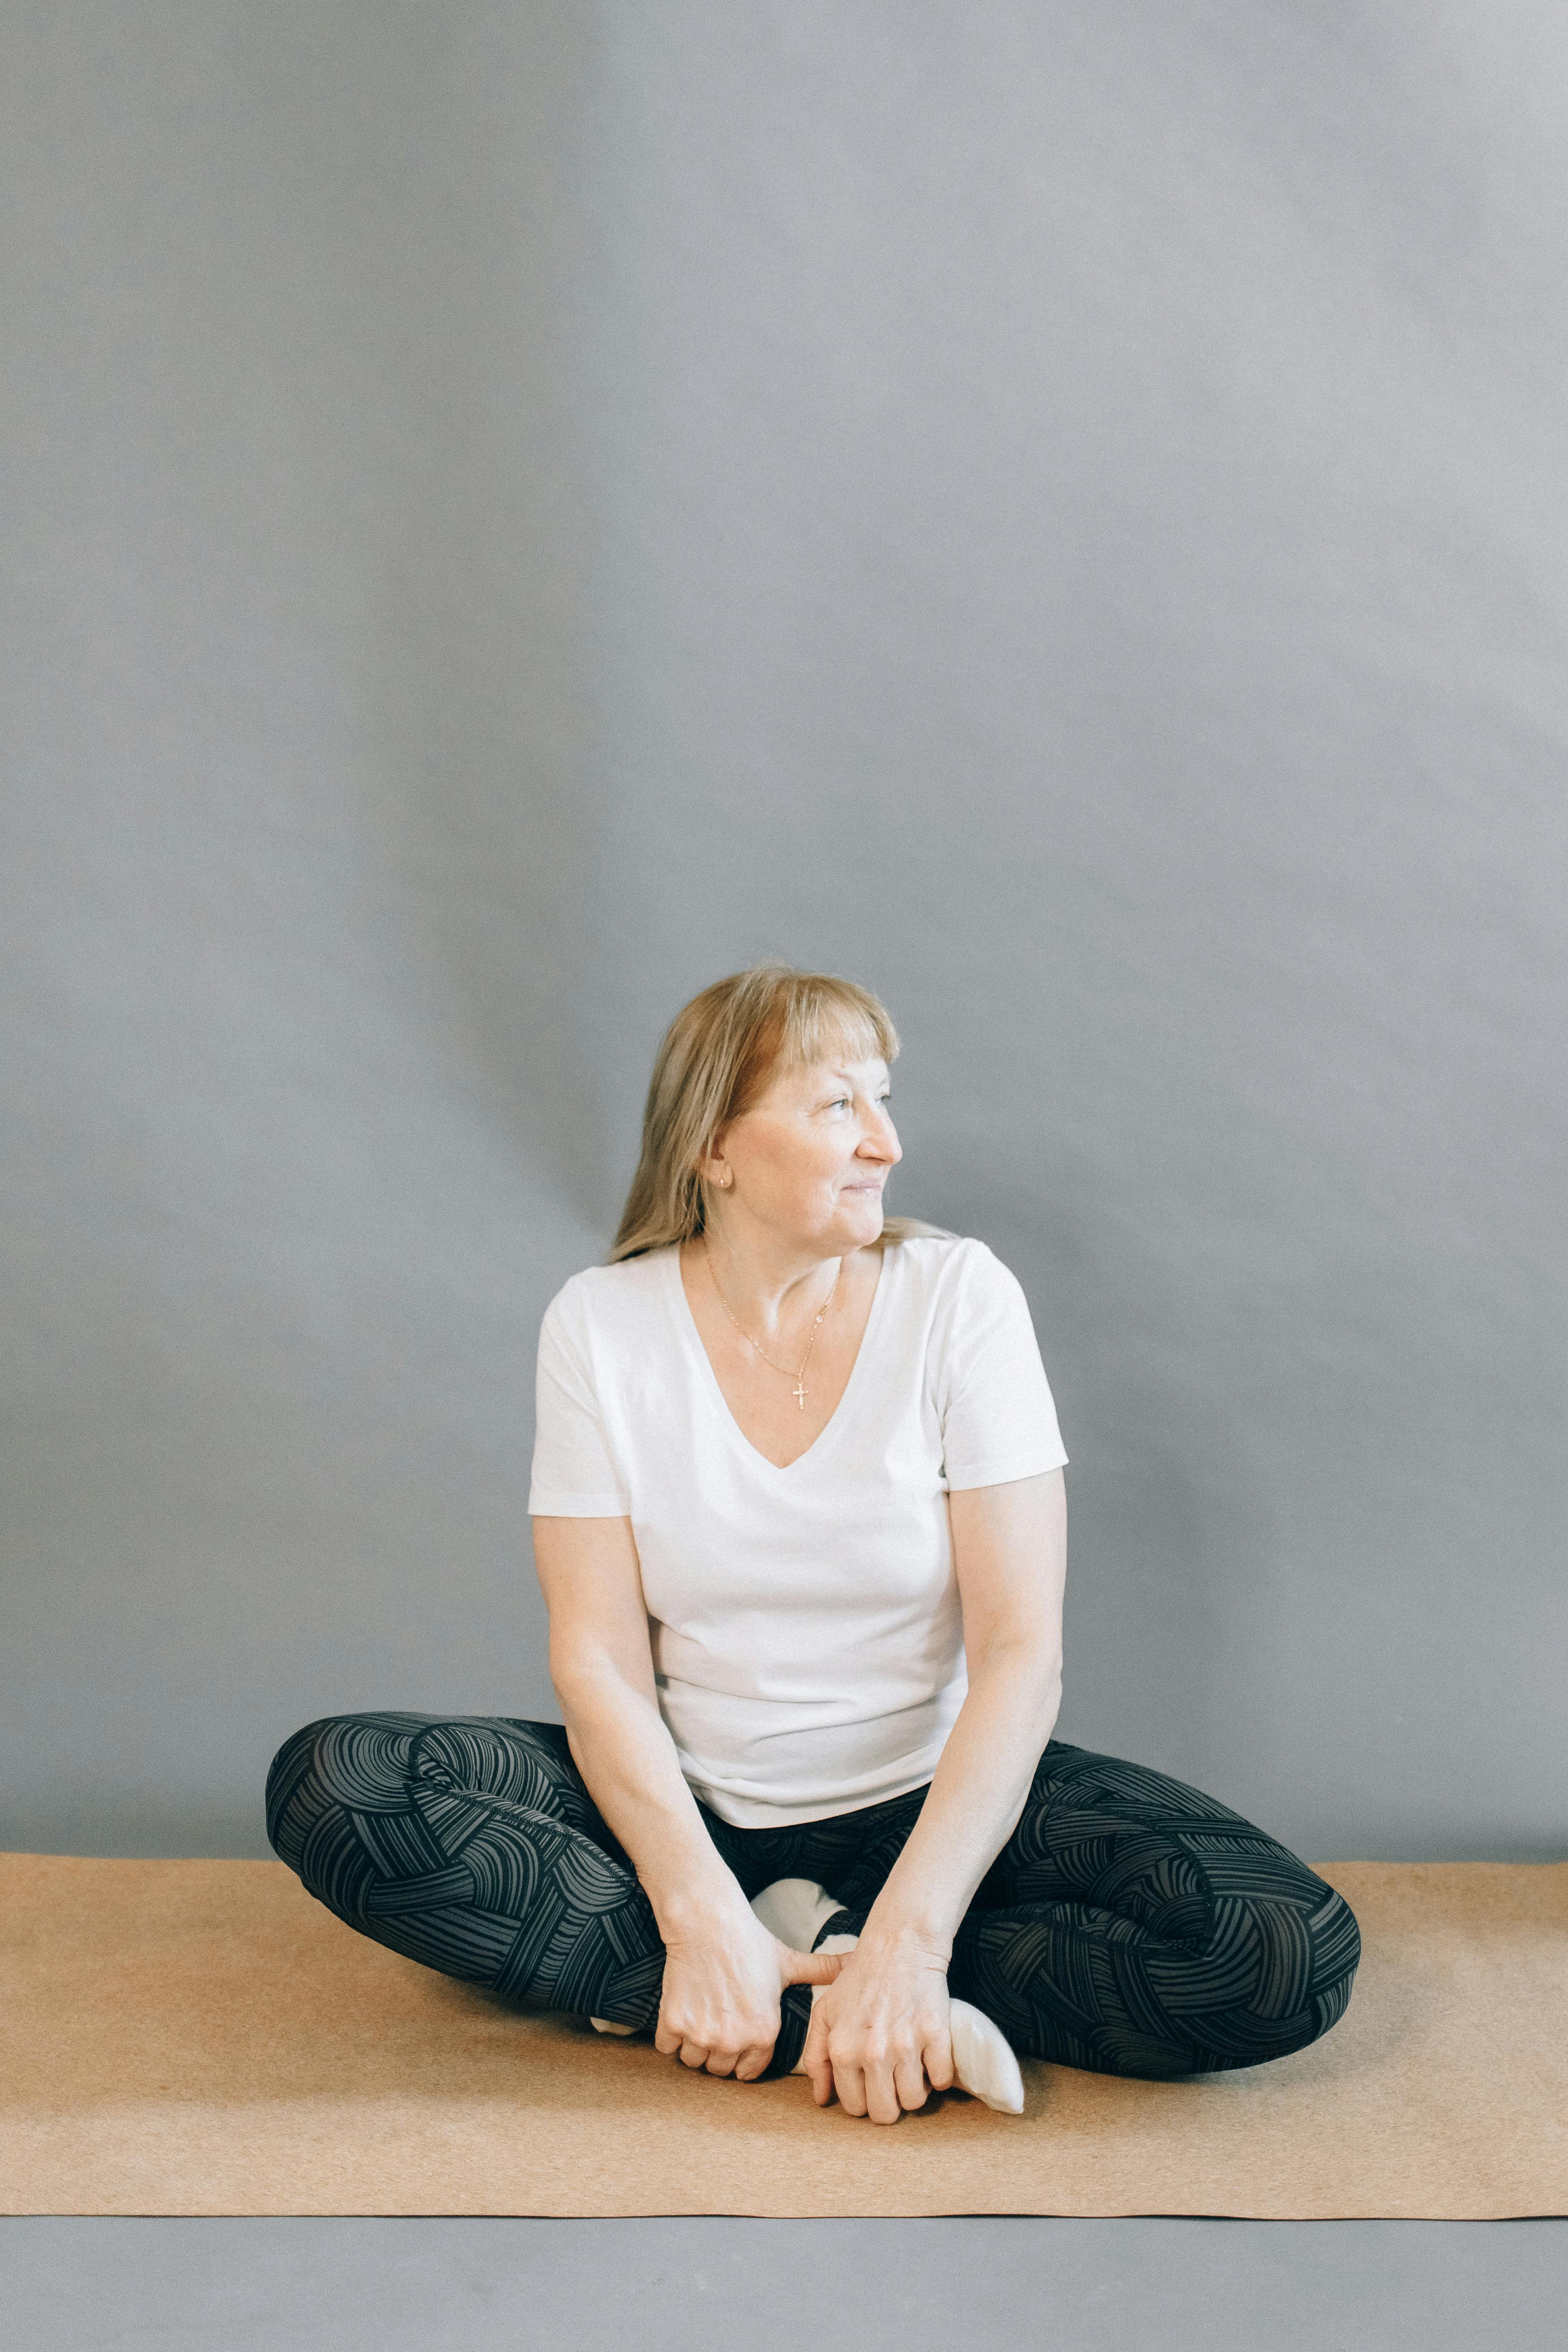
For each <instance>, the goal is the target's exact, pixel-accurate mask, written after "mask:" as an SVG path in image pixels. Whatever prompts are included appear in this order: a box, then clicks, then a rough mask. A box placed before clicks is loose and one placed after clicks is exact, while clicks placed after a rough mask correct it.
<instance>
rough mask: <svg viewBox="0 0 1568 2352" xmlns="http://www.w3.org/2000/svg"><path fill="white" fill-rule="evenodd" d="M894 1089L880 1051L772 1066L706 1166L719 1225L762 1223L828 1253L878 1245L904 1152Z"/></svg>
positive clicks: (776, 1236) (781, 1237)
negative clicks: (893, 1109) (892, 1111)
mask: <svg viewBox="0 0 1568 2352" xmlns="http://www.w3.org/2000/svg"><path fill="white" fill-rule="evenodd" d="M888 1097H889V1080H888V1066H887V1064H886V1062H884V1061H882V1060H880V1059H879V1057H875V1056H873V1058H872V1059H870V1060H869V1061H858V1060H855V1061H851V1060H849V1059H847V1058H846V1057H845V1056H844V1055H842V1054H841V1055H838V1056H830V1057H829V1058H828V1059H827V1060H826V1061H821V1062H815V1063H813V1064H811V1065H810V1066H801V1065H800V1064H798V1063H797V1064H795V1066H793V1067H790V1068H784V1069H778V1070H775V1071H774V1073H773V1077H772V1079H771V1080H770V1081H769V1084H768V1087H767V1091H766V1092H765V1093H764V1094H763V1095H762V1096H761V1097H759V1098H758V1100H757V1101H756V1102H754V1103H753V1104H752V1108H751V1109H750V1110H748V1111H743V1112H742V1114H741V1117H740V1118H737V1119H732V1120H731V1123H730V1125H729V1126H728V1127H727V1128H726V1129H724V1131H723V1133H722V1134H721V1137H720V1138H719V1141H718V1144H717V1147H716V1148H715V1150H714V1151H713V1153H712V1155H711V1158H710V1160H709V1162H708V1166H707V1170H706V1171H705V1172H706V1174H707V1176H708V1179H709V1181H710V1183H711V1184H713V1185H716V1186H717V1187H719V1188H720V1201H721V1211H720V1215H721V1220H722V1223H724V1224H725V1225H726V1226H729V1225H730V1224H731V1219H733V1221H734V1224H735V1226H736V1227H737V1228H740V1229H745V1228H751V1229H752V1230H753V1231H755V1230H757V1229H758V1228H760V1229H761V1231H760V1232H759V1233H758V1238H759V1239H761V1238H762V1237H763V1234H765V1235H766V1236H767V1238H769V1239H770V1240H773V1241H774V1242H777V1243H784V1244H794V1245H795V1246H797V1247H799V1248H802V1249H809V1250H811V1251H813V1252H814V1253H816V1254H817V1255H821V1256H823V1257H838V1256H841V1255H843V1254H844V1252H845V1251H847V1250H855V1249H862V1248H864V1247H865V1245H866V1244H867V1243H868V1242H874V1241H875V1240H876V1239H877V1236H878V1235H879V1233H880V1232H881V1230H882V1187H883V1185H884V1184H885V1183H886V1182H887V1181H888V1176H889V1171H891V1170H892V1168H893V1167H894V1166H895V1165H896V1163H897V1162H898V1161H899V1160H900V1159H901V1158H902V1157H903V1153H902V1151H901V1150H900V1144H899V1139H898V1136H897V1135H896V1134H895V1132H894V1130H893V1122H892V1119H891V1118H890V1117H889V1111H888ZM726 1188H727V1189H726ZM735 1237H736V1238H737V1239H738V1238H739V1237H740V1234H739V1231H737V1233H736V1235H735Z"/></svg>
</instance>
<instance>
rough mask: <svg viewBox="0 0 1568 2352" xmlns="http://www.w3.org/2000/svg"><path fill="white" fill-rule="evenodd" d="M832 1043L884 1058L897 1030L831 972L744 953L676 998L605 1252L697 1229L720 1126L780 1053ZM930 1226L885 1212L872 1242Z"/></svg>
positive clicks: (795, 1058) (635, 1252)
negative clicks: (718, 976)
mask: <svg viewBox="0 0 1568 2352" xmlns="http://www.w3.org/2000/svg"><path fill="white" fill-rule="evenodd" d="M831 1045H844V1046H846V1047H847V1048H849V1049H850V1050H858V1052H859V1054H860V1055H862V1056H863V1057H864V1058H865V1059H867V1060H869V1059H870V1057H871V1055H873V1054H877V1055H880V1056H881V1058H882V1060H883V1061H884V1062H890V1061H892V1059H893V1058H894V1056H895V1055H896V1054H897V1053H898V1050H899V1034H898V1031H897V1030H896V1029H895V1028H894V1026H893V1024H892V1022H891V1021H890V1020H889V1017H888V1011H887V1007H886V1006H885V1005H883V1004H881V1003H879V1001H878V1000H877V998H876V997H874V996H873V995H872V994H871V993H870V992H869V990H868V989H864V988H859V987H858V986H857V985H856V983H855V982H854V981H852V980H836V979H834V978H833V976H832V975H831V973H828V972H825V971H795V969H794V967H793V966H792V965H790V964H787V963H759V964H753V965H752V968H751V970H750V971H736V972H731V975H730V977H729V979H728V980H716V981H715V982H714V983H713V985H712V987H711V988H705V989H704V990H703V992H702V993H701V995H700V996H694V997H693V998H692V1000H691V1002H690V1003H689V1004H687V1005H683V1006H682V1008H681V1010H680V1011H679V1013H677V1014H676V1016H675V1018H674V1020H673V1021H672V1022H671V1023H670V1024H669V1027H668V1031H667V1032H666V1034H665V1039H664V1043H663V1045H661V1046H660V1047H659V1049H658V1059H657V1060H656V1062H655V1063H654V1066H653V1079H652V1083H651V1084H650V1085H649V1087H648V1090H647V1108H646V1109H645V1111H644V1112H643V1122H642V1156H641V1158H640V1159H639V1160H638V1161H637V1174H636V1175H635V1176H634V1177H633V1178H632V1189H631V1191H630V1192H628V1193H627V1195H626V1208H625V1210H624V1212H623V1213H622V1216H621V1223H620V1231H619V1232H618V1233H617V1234H616V1245H615V1247H614V1249H612V1251H611V1252H610V1262H611V1264H612V1265H614V1264H615V1262H616V1259H618V1258H623V1257H638V1256H640V1255H642V1253H643V1251H644V1250H653V1249H664V1248H666V1247H668V1244H670V1243H672V1242H684V1241H690V1240H692V1239H693V1238H694V1237H695V1236H696V1235H697V1234H700V1233H701V1231H702V1229H703V1226H704V1223H706V1215H705V1211H706V1200H705V1191H706V1188H705V1186H704V1184H703V1181H702V1177H701V1175H700V1172H699V1171H700V1165H701V1162H702V1161H703V1160H705V1159H706V1158H707V1156H708V1154H709V1152H710V1150H712V1148H713V1145H714V1143H715V1141H716V1140H717V1139H718V1137H719V1135H720V1134H721V1131H722V1130H723V1129H725V1128H726V1127H727V1126H728V1125H729V1123H730V1121H731V1119H732V1118H740V1116H741V1114H742V1111H745V1110H749V1109H750V1108H751V1107H752V1104H753V1103H754V1102H755V1101H756V1100H757V1098H758V1097H759V1096H760V1095H761V1094H762V1093H763V1089H764V1088H765V1087H766V1086H767V1084H768V1081H769V1079H770V1078H771V1077H772V1076H773V1072H774V1070H775V1069H777V1068H778V1066H780V1064H781V1063H782V1064H784V1065H785V1066H789V1065H793V1064H796V1063H810V1062H815V1061H817V1060H819V1059H820V1058H821V1056H822V1055H823V1054H824V1053H826V1051H827V1050H828V1048H829V1046H831ZM930 1231H931V1227H930V1226H927V1225H921V1224H920V1223H918V1222H916V1221H915V1220H914V1219H912V1218H909V1217H889V1219H888V1220H887V1222H886V1223H885V1224H884V1225H883V1227H882V1234H881V1242H880V1244H879V1246H886V1244H889V1243H890V1242H899V1241H902V1240H903V1239H904V1238H905V1237H906V1235H907V1234H912V1233H929V1232H930Z"/></svg>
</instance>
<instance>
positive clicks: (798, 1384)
mask: <svg viewBox="0 0 1568 2352" xmlns="http://www.w3.org/2000/svg"><path fill="white" fill-rule="evenodd" d="M702 1248H703V1252H704V1255H706V1257H707V1260H708V1271H709V1273H710V1275H711V1276H712V1278H713V1288H714V1292H715V1294H716V1295H717V1297H718V1300H719V1304H720V1306H721V1307H722V1308H723V1309H724V1312H725V1314H726V1315H728V1316H729V1318H730V1320H731V1323H733V1324H734V1326H735V1328H736V1330H737V1331H738V1332H739V1333H740V1335H741V1337H742V1339H744V1340H745V1342H746V1343H747V1345H748V1347H752V1348H754V1349H756V1351H757V1353H758V1355H759V1356H761V1358H762V1360H763V1363H764V1364H773V1358H772V1357H771V1356H770V1355H769V1353H768V1351H767V1349H765V1348H764V1347H763V1343H762V1341H761V1340H760V1339H752V1335H751V1333H750V1332H749V1331H748V1330H747V1328H746V1327H745V1325H744V1324H743V1323H742V1322H739V1321H738V1320H737V1319H736V1317H735V1315H734V1313H733V1311H732V1310H731V1306H730V1302H729V1300H728V1299H727V1298H726V1297H725V1296H724V1294H723V1292H722V1291H721V1289H720V1287H719V1271H718V1268H717V1267H716V1266H715V1265H714V1263H713V1253H712V1251H711V1250H710V1248H709V1246H708V1236H707V1234H703V1236H702ZM843 1271H844V1260H843V1259H842V1258H840V1259H839V1261H838V1274H836V1275H835V1276H834V1277H833V1289H832V1290H829V1292H828V1294H827V1296H826V1298H825V1299H824V1300H823V1302H822V1304H821V1306H820V1307H818V1308H817V1310H816V1323H814V1324H813V1325H812V1327H811V1335H810V1337H809V1338H808V1339H807V1340H806V1343H805V1355H804V1356H803V1357H802V1358H801V1364H800V1370H799V1371H798V1372H792V1371H791V1370H790V1369H789V1366H788V1365H787V1364H773V1370H774V1371H775V1372H782V1373H783V1374H784V1378H785V1380H786V1381H794V1382H795V1388H794V1391H793V1394H794V1397H795V1402H796V1404H797V1405H798V1406H799V1407H800V1409H801V1411H802V1412H805V1401H806V1398H807V1397H808V1396H809V1395H810V1393H811V1391H810V1390H809V1389H808V1388H807V1387H806V1385H805V1368H806V1366H807V1364H809V1363H810V1361H811V1351H812V1349H814V1348H815V1347H816V1333H817V1328H818V1326H819V1325H820V1323H821V1321H822V1318H823V1317H824V1316H825V1315H826V1312H827V1310H828V1308H829V1307H831V1306H832V1304H833V1292H834V1291H835V1290H837V1287H838V1275H839V1274H842V1273H843Z"/></svg>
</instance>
